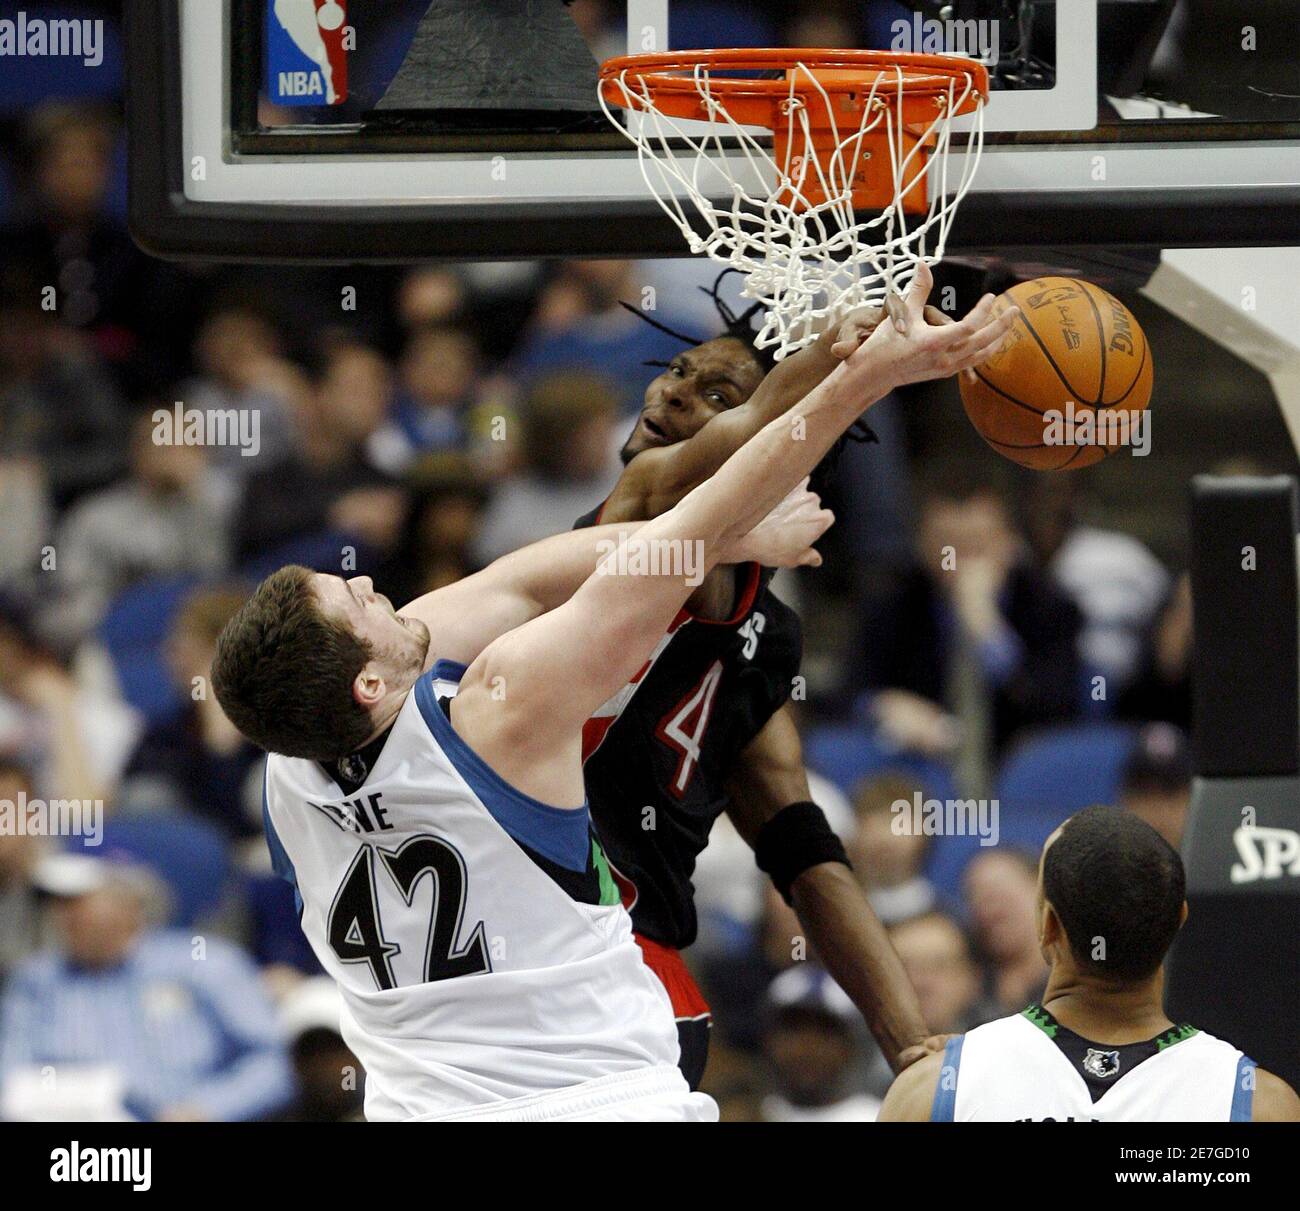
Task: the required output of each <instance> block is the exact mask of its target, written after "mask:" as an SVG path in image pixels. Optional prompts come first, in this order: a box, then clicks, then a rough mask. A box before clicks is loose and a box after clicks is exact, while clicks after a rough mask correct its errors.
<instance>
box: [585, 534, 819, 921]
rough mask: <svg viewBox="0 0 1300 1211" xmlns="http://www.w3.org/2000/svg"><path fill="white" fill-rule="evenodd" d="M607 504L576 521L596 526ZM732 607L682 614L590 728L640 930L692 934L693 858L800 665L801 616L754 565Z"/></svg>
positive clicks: (595, 766)
mask: <svg viewBox="0 0 1300 1211" xmlns="http://www.w3.org/2000/svg"><path fill="white" fill-rule="evenodd" d="M599 515H600V510H599V509H596V510H593V511H592V512H591V513H588V514H587V515H586V516H585V517H582V518H580V519H579V520H578V521H577V523H576V524H575V529H576V528H581V527H584V526H590V525H595V524H596V522H597V520H598V519H599ZM735 575H736V589H737V595H736V608H735V609H734V611H733V612H732V615H731V617H730V618H728V619H726V620H724V621H711V620H708V619H701V618H695V617H693V616H692V615H691V614H689V613H688V612H687V611H685V610H682V611H681V612H680V613H679V614H678V615H677V617H676V618H675V619H674V620H673V623H672V625H671V626H670V627H669V628H668V631H667V632H666V633H665V635H664V637H663V639H662V640H661V641H660V643H659V645H658V646H657V647H656V648H655V650H654V652H653V653H652V654H651V656H650V659H649V660H647V661H646V663H645V665H644V666H643V667H642V668H641V670H640V671H639V672H638V673H637V675H636V676H635V677H633V678H632V680H631V681H630V682H629V683H628V684H627V685H626V686H625V687H624V688H623V689H622V690H620V691H619V693H617V694H616V695H615V696H614V697H613V698H611V699H610V700H609V701H608V702H607V703H606V704H605V705H604V706H603V707H601V708H600V710H598V711H597V712H596V713H595V714H594V715H593V716H592V718H591V719H590V720H589V721H588V722H587V725H586V727H585V728H584V730H583V758H584V760H585V761H586V768H585V774H586V784H587V798H588V801H589V802H590V805H591V814H592V819H593V820H594V822H595V825H596V828H597V831H598V832H599V833H600V838H601V841H602V843H603V844H604V846H605V852H606V854H607V855H608V856H609V858H610V860H611V862H612V863H613V865H614V866H615V867H616V868H617V870H618V872H619V873H620V874H622V875H624V876H626V877H627V879H629V880H630V881H631V882H632V884H633V885H634V887H633V889H628V888H626V887H625V889H624V893H625V894H624V902H625V903H627V905H628V908H629V909H630V911H631V913H632V923H633V926H634V927H635V929H636V931H637V933H639V934H641V935H643V936H645V937H648V938H650V939H652V940H654V941H655V942H659V943H662V944H663V945H665V946H674V947H686V946H689V945H690V944H691V943H692V942H693V941H694V940H695V934H696V928H697V921H696V915H695V890H694V888H693V887H692V885H691V876H692V875H693V874H694V872H695V860H696V858H697V857H698V856H699V854H700V851H701V850H703V849H704V847H705V846H706V845H707V844H708V841H709V831H710V830H711V829H712V827H713V822H714V820H716V819H717V818H718V816H719V814H720V813H721V812H722V811H723V810H724V809H725V808H726V806H727V792H726V782H727V778H728V776H729V775H730V774H731V771H732V769H733V767H734V765H735V762H736V759H737V757H738V756H739V754H740V752H741V750H743V749H744V748H745V747H746V746H747V745H748V744H749V742H750V741H751V740H753V738H754V737H755V736H756V735H757V734H758V732H759V731H760V730H761V729H762V727H763V725H764V724H766V723H767V721H768V720H769V719H770V718H771V717H772V715H773V714H774V713H775V712H776V711H777V710H778V709H779V708H780V707H781V706H782V705H783V704H784V703H785V702H786V700H787V699H788V698H789V696H790V692H791V687H792V684H793V681H794V678H795V676H796V674H797V673H798V672H799V660H800V656H801V652H802V646H803V637H802V632H801V629H800V626H799V619H798V616H797V615H796V614H795V613H794V611H793V610H791V609H790V608H789V606H787V605H785V604H784V603H783V602H782V601H780V600H779V599H778V598H777V597H776V596H775V595H774V594H773V593H772V592H771V590H770V589H769V587H768V581H769V580H770V579H771V573H770V572H767V571H765V570H764V569H763V568H761V567H759V565H758V564H747V565H745V566H743V567H739V568H737V569H735Z"/></svg>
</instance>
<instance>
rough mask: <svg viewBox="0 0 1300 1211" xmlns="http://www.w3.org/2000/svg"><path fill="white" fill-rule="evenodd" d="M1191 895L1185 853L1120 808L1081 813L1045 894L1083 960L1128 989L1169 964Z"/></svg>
mask: <svg viewBox="0 0 1300 1211" xmlns="http://www.w3.org/2000/svg"><path fill="white" fill-rule="evenodd" d="M1185 893H1186V876H1185V874H1184V871H1183V861H1182V859H1181V858H1180V857H1179V856H1178V851H1177V850H1175V849H1174V847H1173V846H1172V845H1170V844H1169V842H1168V841H1166V840H1165V839H1164V838H1163V837H1162V836H1161V835H1160V834H1159V833H1158V832H1156V830H1155V829H1154V828H1152V827H1151V826H1150V825H1149V824H1147V823H1146V821H1144V820H1142V819H1139V818H1138V817H1137V816H1135V815H1134V814H1133V813H1132V812H1126V811H1121V810H1119V809H1117V808H1113V807H1086V808H1084V809H1083V811H1081V812H1076V813H1075V814H1074V815H1073V816H1071V817H1070V818H1069V819H1068V820H1067V821H1066V822H1065V824H1064V825H1063V826H1062V828H1061V834H1060V836H1058V837H1057V838H1056V840H1055V841H1053V842H1052V844H1051V845H1050V846H1049V847H1048V849H1047V854H1046V856H1045V857H1044V859H1043V895H1044V896H1045V897H1046V898H1047V901H1048V903H1049V904H1051V906H1052V908H1053V909H1054V910H1055V912H1056V915H1057V917H1058V918H1059V920H1060V922H1061V925H1062V927H1063V928H1064V930H1065V936H1066V939H1067V940H1068V941H1069V944H1070V951H1071V953H1072V954H1073V955H1074V958H1075V960H1076V961H1077V962H1078V963H1079V965H1080V968H1081V969H1082V970H1083V971H1084V972H1087V973H1090V974H1092V975H1096V976H1101V977H1103V978H1110V979H1112V980H1114V981H1116V982H1120V983H1134V982H1136V981H1139V980H1145V979H1148V978H1149V977H1150V976H1152V975H1153V974H1154V973H1155V971H1156V969H1157V968H1159V966H1160V964H1161V963H1163V962H1164V958H1165V953H1166V952H1167V951H1168V950H1169V947H1170V946H1171V945H1172V944H1173V940H1174V935H1175V934H1176V933H1177V932H1178V926H1179V917H1180V915H1181V913H1182V906H1183V899H1184V896H1185ZM1098 942H1100V943H1101V944H1102V948H1101V949H1100V950H1099V949H1098V948H1097V943H1098ZM1099 956H1100V957H1099Z"/></svg>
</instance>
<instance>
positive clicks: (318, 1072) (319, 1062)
mask: <svg viewBox="0 0 1300 1211" xmlns="http://www.w3.org/2000/svg"><path fill="white" fill-rule="evenodd" d="M342 1007H343V998H342V997H341V996H340V994H339V989H338V985H337V984H336V983H335V982H334V981H333V980H332V979H330V978H329V976H314V977H312V978H311V979H307V980H303V981H301V982H300V983H299V984H298V985H297V986H296V987H294V988H293V989H292V990H291V991H290V992H289V993H288V995H287V996H286V997H285V999H284V1002H283V1003H282V1004H281V1006H280V1023H281V1025H282V1026H283V1028H284V1032H285V1034H286V1035H287V1036H288V1039H289V1054H290V1056H291V1057H292V1060H293V1069H294V1073H295V1075H296V1076H297V1079H298V1080H297V1083H298V1096H297V1097H295V1098H294V1100H293V1101H292V1102H291V1103H290V1104H289V1105H288V1106H286V1107H285V1108H284V1110H282V1111H281V1112H280V1113H279V1114H277V1115H275V1119H276V1121H277V1122H283V1123H354V1122H363V1121H364V1119H363V1118H362V1103H363V1102H364V1100H365V1072H364V1069H362V1067H361V1062H360V1061H359V1060H358V1059H357V1057H356V1056H355V1055H353V1054H352V1052H351V1050H350V1049H349V1048H348V1045H347V1044H346V1043H345V1042H344V1041H343V1036H342V1034H341V1033H340V1026H339V1014H340V1011H341V1010H342Z"/></svg>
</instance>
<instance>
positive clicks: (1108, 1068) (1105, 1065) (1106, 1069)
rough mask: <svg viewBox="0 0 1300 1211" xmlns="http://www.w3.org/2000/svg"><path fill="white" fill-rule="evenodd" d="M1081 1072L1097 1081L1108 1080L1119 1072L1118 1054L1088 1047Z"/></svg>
mask: <svg viewBox="0 0 1300 1211" xmlns="http://www.w3.org/2000/svg"><path fill="white" fill-rule="evenodd" d="M1083 1070H1084V1072H1086V1073H1087V1074H1088V1075H1089V1076H1095V1077H1096V1078H1097V1079H1098V1080H1099V1081H1105V1080H1109V1079H1110V1078H1111V1077H1113V1076H1114V1075H1115V1074H1116V1073H1117V1072H1118V1071H1119V1052H1118V1051H1098V1050H1097V1048H1095V1047H1089V1048H1088V1054H1087V1055H1085V1056H1084V1057H1083Z"/></svg>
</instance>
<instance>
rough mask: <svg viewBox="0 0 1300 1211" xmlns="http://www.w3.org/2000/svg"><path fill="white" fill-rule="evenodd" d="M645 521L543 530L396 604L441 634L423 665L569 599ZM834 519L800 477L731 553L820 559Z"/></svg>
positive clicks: (759, 558) (469, 651)
mask: <svg viewBox="0 0 1300 1211" xmlns="http://www.w3.org/2000/svg"><path fill="white" fill-rule="evenodd" d="M641 524H642V523H640V522H627V523H624V524H622V525H605V526H596V527H593V528H590V529H584V530H573V531H569V532H567V533H564V534H556V535H554V536H552V537H550V538H544V539H542V540H541V541H539V542H535V543H531V544H529V545H528V546H526V547H521V548H520V549H519V550H518V551H512V552H511V553H510V554H509V555H503V556H502V557H501V558H500V559H497V560H494V561H493V562H492V563H491V564H490V565H489V566H488V567H486V568H484V569H483V570H482V571H481V572H476V573H475V574H474V575H473V576H467V577H465V578H464V579H463V580H459V581H457V582H456V583H455V584H452V585H447V586H446V587H444V588H441V589H435V590H434V591H433V592H431V593H425V594H424V595H423V596H421V597H417V598H416V599H415V600H414V601H411V602H408V603H407V604H406V605H404V606H403V607H402V608H401V609H400V610H398V611H397V612H398V614H399V615H400V616H401V617H404V618H415V619H417V620H419V621H420V622H422V623H423V624H424V625H425V626H426V627H428V629H429V632H430V634H431V635H435V636H437V641H436V643H431V644H430V648H429V653H428V655H427V657H426V660H425V665H426V668H427V667H429V666H431V665H432V662H433V661H435V660H457V661H460V662H461V663H462V664H469V663H470V662H471V661H473V660H474V659H475V658H476V657H477V656H478V654H479V653H480V652H482V651H483V649H484V648H485V647H487V645H488V644H489V643H491V642H492V641H493V640H494V639H496V638H497V637H498V636H501V635H504V634H505V633H506V632H507V631H512V630H514V629H515V627H518V626H522V625H523V624H524V623H525V622H528V621H529V620H530V619H533V618H536V617H538V615H540V614H544V613H546V612H547V611H548V610H553V609H555V608H556V606H559V605H561V604H562V603H564V602H566V601H568V599H569V598H570V597H572V596H573V594H574V593H575V592H576V591H577V589H578V588H579V586H581V584H582V583H583V581H585V580H586V579H587V577H588V576H590V575H591V573H592V572H593V570H594V569H595V567H596V565H597V564H598V563H599V562H600V561H601V560H602V559H603V558H605V557H606V556H607V555H609V554H610V553H611V552H612V551H616V550H618V549H619V547H620V546H621V545H626V543H627V542H628V541H629V540H630V539H632V537H633V536H634V535H635V534H636V532H637V530H638V529H640V527H641ZM829 524H830V515H829V514H828V513H825V512H823V510H822V509H821V502H820V501H819V500H818V499H817V497H816V495H815V494H814V493H812V492H810V491H808V490H807V487H806V485H800V486H799V487H798V488H796V489H795V490H794V491H793V492H791V493H790V494H789V495H788V496H787V497H786V498H785V499H784V500H782V501H781V502H779V504H778V505H777V507H776V508H774V509H773V510H772V511H771V512H770V513H769V514H768V515H767V516H766V517H764V518H763V519H762V520H761V521H760V522H759V523H758V524H757V525H756V526H754V527H753V528H752V529H751V530H750V531H749V532H748V533H747V534H745V535H742V536H741V537H740V538H739V539H737V541H736V543H735V544H734V547H733V551H732V558H734V560H735V561H736V562H748V561H751V560H753V561H755V562H758V563H762V564H764V565H765V566H767V567H801V566H808V565H814V566H815V565H816V564H817V563H820V562H821V557H820V556H819V555H818V554H817V553H816V551H814V550H812V543H813V542H815V541H816V540H817V538H818V537H820V535H821V533H822V532H823V531H824V530H825V528H826V526H827V525H829Z"/></svg>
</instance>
